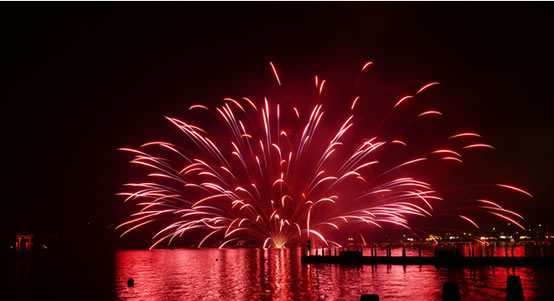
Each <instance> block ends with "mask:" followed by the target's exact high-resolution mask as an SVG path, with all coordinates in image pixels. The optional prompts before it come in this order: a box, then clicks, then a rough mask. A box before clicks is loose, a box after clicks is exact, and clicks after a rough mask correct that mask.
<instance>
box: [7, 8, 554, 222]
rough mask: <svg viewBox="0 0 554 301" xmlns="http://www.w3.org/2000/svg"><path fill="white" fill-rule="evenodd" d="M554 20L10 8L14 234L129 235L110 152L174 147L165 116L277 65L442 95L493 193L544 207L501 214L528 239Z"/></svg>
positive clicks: (119, 172) (125, 174) (452, 11)
mask: <svg viewBox="0 0 554 301" xmlns="http://www.w3.org/2000/svg"><path fill="white" fill-rule="evenodd" d="M552 8H553V6H552V4H551V3H2V4H0V11H1V14H2V16H1V18H0V22H1V26H0V32H1V35H0V38H1V45H2V46H1V47H0V49H1V50H0V51H1V60H2V63H1V67H0V73H1V74H2V82H3V83H4V87H3V88H2V95H3V97H2V106H3V109H2V113H3V114H2V119H1V120H2V128H3V143H2V149H3V153H4V156H3V159H4V160H3V161H4V164H3V165H4V166H3V171H4V172H3V174H4V177H5V178H6V179H5V180H4V181H3V182H4V185H3V188H4V189H3V190H4V191H3V192H4V193H3V198H2V202H3V207H4V208H5V209H4V210H3V215H4V216H7V221H8V224H9V225H10V226H9V227H8V232H13V231H34V232H37V231H54V232H68V233H72V232H73V231H79V229H80V228H81V227H82V225H83V224H86V223H87V222H89V223H92V224H93V225H96V226H97V227H106V226H108V225H110V224H117V223H119V222H121V220H122V219H123V218H124V217H125V215H126V214H127V213H128V212H127V211H126V210H128V208H126V207H124V206H122V204H121V199H120V198H118V197H115V196H114V194H115V193H116V192H118V191H120V188H121V184H123V183H125V182H126V181H129V180H130V179H132V178H133V177H132V175H131V168H130V166H129V164H128V163H127V161H128V159H129V156H128V155H126V154H124V153H121V152H118V151H117V150H116V149H117V148H118V147H121V146H138V145H140V144H141V143H143V142H145V141H149V140H151V139H155V138H158V137H164V136H166V135H167V134H166V132H167V131H168V130H172V128H171V127H170V126H169V125H168V123H167V122H166V120H165V119H164V118H163V116H164V115H171V116H182V115H179V114H182V113H184V111H185V110H186V109H187V108H188V106H189V105H191V104H193V103H198V102H202V103H216V102H219V101H220V100H221V99H222V98H223V97H225V96H229V95H233V96H243V95H246V94H248V93H249V92H250V91H252V93H263V91H264V88H265V87H264V86H263V85H266V84H267V85H268V86H269V84H273V82H272V81H273V78H272V77H271V73H270V72H269V68H268V61H270V60H271V61H274V62H276V63H277V66H278V68H279V70H280V73H281V74H282V76H285V77H286V76H288V77H289V79H299V80H305V81H306V82H305V84H306V85H311V84H312V82H311V81H312V78H313V77H312V76H313V75H314V74H316V73H317V74H322V75H326V77H327V78H330V79H334V80H335V81H334V82H335V83H337V85H342V83H341V79H342V78H343V76H342V75H343V74H348V73H350V74H351V75H353V76H354V77H355V76H356V75H357V72H358V71H359V67H360V65H361V64H362V63H363V62H365V61H367V60H371V61H374V62H375V76H377V77H378V78H379V79H380V81H381V82H384V83H387V84H390V85H398V86H401V87H402V88H401V89H405V91H413V90H414V89H416V88H417V87H419V86H421V85H422V84H423V83H426V82H429V81H434V80H436V81H439V82H441V87H440V95H441V96H442V97H443V98H444V102H443V103H442V107H441V108H442V109H444V110H445V111H448V112H449V118H451V119H452V120H453V121H455V123H457V124H460V125H462V126H466V129H472V130H477V131H479V132H480V133H482V134H483V135H484V137H485V138H486V141H487V142H490V143H491V144H493V145H495V146H496V150H495V152H494V157H491V156H485V158H484V159H483V158H482V157H481V158H477V159H476V160H481V161H477V163H478V165H479V166H481V167H482V169H483V170H485V169H488V170H489V171H488V172H489V173H490V174H491V175H492V176H491V178H492V179H491V182H493V183H494V182H505V183H511V184H517V185H519V186H522V187H525V188H526V189H528V190H529V191H530V192H531V193H533V194H534V195H535V198H534V199H532V200H528V199H524V198H521V199H519V201H517V200H516V201H513V202H511V203H508V204H506V205H508V206H507V207H509V208H512V209H515V210H516V211H518V212H521V213H523V214H524V216H525V217H526V218H527V220H528V223H529V224H530V225H532V224H534V223H538V222H542V223H547V222H551V223H552V221H554V213H553V212H554V201H553V200H552V198H551V189H550V188H551V186H552V179H553V177H552V170H553V167H554V164H553V162H554V160H553V159H552V149H553V146H554V145H553V141H554V139H553V137H554V121H553V118H552V113H551V108H552V105H551V104H552V102H553V101H554V98H553V96H552V95H554V94H553V92H552V89H551V87H552V82H553V80H554V77H553V75H552V74H553V72H554V59H553V53H554V47H553V43H552V42H553V39H554V26H553V25H552V19H551V15H552V12H553V10H552ZM332 84H333V80H330V83H329V85H332ZM399 89H400V88H399ZM403 91H404V90H403ZM391 101H392V100H391ZM493 161H494V162H493ZM490 169H493V172H491V171H490ZM496 179H498V180H496Z"/></svg>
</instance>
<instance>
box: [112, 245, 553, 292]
mask: <svg viewBox="0 0 554 301" xmlns="http://www.w3.org/2000/svg"><path fill="white" fill-rule="evenodd" d="M368 252H370V251H369V250H364V254H367V253H368ZM380 252H381V254H384V250H382V251H380ZM410 252H416V253H417V251H414V250H410V251H409V252H408V255H410ZM502 252H504V251H503V250H502ZM400 253H401V250H400V249H398V250H393V255H396V254H398V255H399V254H400ZM495 253H496V252H495ZM425 254H429V252H428V251H426V252H425ZM300 255H301V250H300V249H271V250H263V249H221V250H220V249H201V250H195V249H176V250H152V251H144V250H136V251H119V252H118V253H116V255H115V256H116V258H115V273H114V275H115V288H114V289H115V295H116V297H117V298H118V299H121V300H199V299H202V300H222V299H225V300H271V299H275V300H359V299H360V295H361V294H370V293H372V294H378V295H379V296H380V298H381V300H400V299H402V300H406V299H408V298H409V299H411V300H440V299H441V294H442V285H443V283H444V282H449V281H456V282H458V284H459V286H460V291H461V294H462V295H463V297H464V298H463V300H504V299H505V288H506V279H507V276H508V275H519V276H520V277H521V281H522V286H523V289H524V295H525V298H526V299H525V300H554V269H552V268H540V267H539V268H537V267H535V268H527V267H516V268H499V267H497V268H489V267H478V268H448V269H447V268H436V267H434V266H421V267H420V266H406V267H403V266H399V265H392V266H386V265H375V266H371V265H364V266H357V267H356V266H354V267H349V266H340V265H328V264H318V265H304V264H301V262H300ZM414 255H415V254H414ZM129 278H134V280H135V286H134V287H131V288H130V287H127V280H128V279H129Z"/></svg>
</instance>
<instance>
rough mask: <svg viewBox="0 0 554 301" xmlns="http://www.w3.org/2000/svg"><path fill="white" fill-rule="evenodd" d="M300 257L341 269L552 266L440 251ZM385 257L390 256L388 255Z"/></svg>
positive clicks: (549, 260) (548, 260)
mask: <svg viewBox="0 0 554 301" xmlns="http://www.w3.org/2000/svg"><path fill="white" fill-rule="evenodd" d="M316 254H317V255H306V253H304V255H302V258H301V261H302V263H303V264H319V263H325V264H344V265H377V264H384V265H434V266H504V267H516V266H554V256H542V257H539V256H527V257H492V256H486V257H463V256H461V254H460V253H459V252H455V251H440V252H437V253H436V254H435V256H363V254H362V251H359V250H354V251H351V250H348V251H346V250H341V251H339V252H338V253H337V252H335V255H332V253H331V252H329V254H328V255H323V252H322V255H319V254H318V253H316ZM387 255H390V253H388V254H387Z"/></svg>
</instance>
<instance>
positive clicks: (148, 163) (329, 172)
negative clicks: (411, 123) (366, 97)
mask: <svg viewBox="0 0 554 301" xmlns="http://www.w3.org/2000/svg"><path fill="white" fill-rule="evenodd" d="M372 64H373V63H372V62H367V63H365V64H364V65H363V66H362V68H361V71H362V72H367V71H366V69H367V68H368V67H369V66H370V65H372ZM270 67H271V70H272V72H273V75H274V77H275V80H276V82H277V84H278V85H279V86H282V82H281V79H280V77H279V74H278V73H277V69H276V67H275V65H274V64H273V63H272V62H270ZM325 83H326V81H325V80H321V79H320V78H319V77H318V76H315V86H316V92H317V94H318V95H321V94H322V92H323V88H324V85H325ZM438 84H439V83H438V82H432V83H429V84H426V85H424V86H422V87H421V88H420V89H419V90H418V91H417V92H416V93H414V95H409V96H405V97H402V98H400V99H399V100H398V101H397V102H396V103H395V104H394V105H393V106H392V108H391V112H392V110H394V109H395V108H396V107H398V106H400V105H401V104H403V103H405V102H407V101H408V100H411V101H414V100H416V99H415V98H417V97H419V96H417V95H419V94H422V93H423V92H424V91H425V93H429V92H426V91H427V90H428V89H431V88H432V87H433V86H436V85H438ZM359 99H360V97H359V96H358V97H356V98H355V99H354V100H353V102H352V104H351V106H350V111H354V110H355V107H356V104H357V103H358V102H359ZM192 110H198V111H197V113H202V112H205V114H214V113H215V115H216V117H219V118H220V119H221V120H222V121H223V122H224V124H225V126H226V128H227V130H228V131H229V133H230V136H225V137H219V139H218V138H216V137H213V136H211V135H209V133H208V131H207V130H204V129H202V128H201V127H198V126H196V125H193V124H190V123H187V122H185V121H182V120H179V119H177V118H171V117H166V118H167V120H168V121H169V122H170V123H172V124H173V125H174V126H175V127H177V128H178V129H179V130H180V131H181V132H183V133H184V134H185V135H186V136H187V137H188V138H189V139H190V141H192V142H193V144H194V145H195V146H196V150H193V149H190V148H188V149H184V150H181V149H180V148H179V147H178V146H176V145H175V144H172V143H168V142H163V141H154V142H149V143H146V144H143V145H142V146H141V148H140V150H139V149H131V148H121V150H123V151H127V152H131V153H132V154H133V155H134V158H133V159H132V160H131V161H130V162H131V163H133V164H137V165H140V166H143V167H145V168H148V169H150V170H153V172H150V173H149V174H147V175H148V176H149V177H151V178H153V179H155V181H149V182H144V183H130V184H126V185H125V187H128V188H130V191H127V192H122V193H120V195H122V196H124V197H125V202H128V201H134V202H136V205H137V206H138V208H139V210H138V211H137V212H136V213H134V214H132V215H131V217H130V219H129V220H128V221H126V222H124V223H122V224H120V225H119V226H118V228H125V229H126V230H125V231H124V232H123V233H122V234H121V236H123V235H125V234H127V233H129V232H130V231H133V230H136V229H138V228H141V227H143V226H146V225H151V223H152V222H154V221H156V222H157V223H156V224H158V225H159V224H162V226H161V228H160V229H159V231H158V232H157V233H156V234H155V235H154V237H153V240H154V243H153V244H152V245H151V248H153V247H155V246H157V245H159V244H160V243H162V242H167V243H168V244H169V243H171V242H172V241H173V240H174V239H176V238H179V237H182V236H183V235H184V234H187V233H189V232H199V233H202V235H203V236H202V238H201V239H200V240H199V243H198V246H199V247H200V246H202V245H204V244H206V243H207V242H208V241H210V240H211V241H217V240H216V239H219V241H220V245H219V246H220V247H225V246H233V245H235V244H236V243H238V242H239V241H240V240H248V241H253V242H257V243H258V244H259V245H260V246H262V247H264V248H267V247H276V248H279V247H283V246H287V245H289V244H293V243H295V242H299V241H302V240H305V239H308V238H309V239H314V240H319V242H320V243H321V244H324V245H339V243H337V242H335V241H332V240H329V239H328V238H327V236H328V235H327V234H328V233H333V232H337V231H341V229H343V227H344V226H347V225H349V224H362V225H365V226H366V227H371V228H382V227H383V226H384V225H386V224H392V225H396V226H400V227H403V228H406V229H410V225H409V217H410V216H419V217H429V216H432V215H433V211H434V209H433V205H432V203H433V202H436V201H441V200H442V198H441V197H439V196H438V195H437V193H436V192H435V191H434V190H433V189H432V187H431V184H429V183H426V182H423V181H421V180H417V179H416V178H412V177H395V176H394V174H395V172H397V171H399V170H408V171H409V168H410V166H412V165H416V164H417V165H419V164H424V163H426V164H427V163H429V162H430V161H432V162H439V161H440V160H443V161H444V160H451V161H456V162H459V163H463V161H462V155H461V153H460V151H461V150H464V149H474V148H493V147H492V146H491V145H488V144H485V143H473V142H472V143H469V144H468V143H465V144H464V145H462V146H460V147H458V148H452V147H449V148H439V149H435V150H433V151H431V152H429V153H428V154H427V155H425V156H417V157H413V158H410V159H408V160H404V161H402V162H400V163H397V164H396V165H392V166H383V167H381V169H378V168H376V167H377V166H380V165H382V164H381V163H380V160H376V159H375V158H376V157H377V154H378V153H379V154H380V153H383V151H382V149H384V148H386V147H387V146H388V145H394V144H399V145H402V146H404V147H408V145H407V144H406V143H405V142H403V141H402V140H398V139H391V140H386V139H383V138H379V137H377V136H375V137H370V138H364V137H362V138H361V139H359V140H358V141H360V144H359V145H358V146H354V147H352V146H351V147H346V145H345V142H343V138H344V137H345V136H347V135H348V134H349V133H350V132H351V129H352V128H353V127H354V123H355V122H354V121H355V115H354V114H352V115H349V116H347V118H345V121H344V122H343V123H341V124H339V126H338V130H337V131H336V132H335V134H334V135H333V136H332V138H331V139H330V140H329V142H328V143H325V145H326V146H324V147H323V148H322V149H318V148H317V147H316V146H314V145H313V144H314V141H317V142H320V141H321V139H322V138H324V137H325V134H324V133H320V130H319V128H320V125H321V123H322V122H324V113H325V111H324V107H323V105H322V104H317V105H315V106H314V107H313V109H312V110H311V113H310V114H309V115H305V114H301V112H300V111H299V110H298V108H297V107H292V108H290V109H283V107H282V106H280V105H279V104H275V103H273V102H271V101H269V100H268V99H267V98H265V99H264V101H263V102H262V103H260V104H256V102H255V101H253V100H251V99H250V98H246V97H243V98H241V99H234V98H224V99H223V103H222V105H220V106H219V107H216V108H215V110H211V109H210V108H208V107H207V106H205V105H201V104H195V105H192V106H190V107H189V111H192ZM391 112H389V114H388V115H390V114H391ZM283 114H292V116H293V117H296V120H298V121H300V122H303V125H302V126H301V127H300V128H301V131H300V132H298V133H297V132H295V131H294V130H293V129H294V128H295V127H294V126H293V125H290V124H287V123H286V122H284V121H285V120H282V115H283ZM388 115H387V116H388ZM426 115H439V116H442V113H440V112H439V111H434V110H430V111H425V112H422V113H420V114H419V115H417V116H415V118H417V117H422V116H426ZM301 116H306V117H307V120H306V117H304V119H303V118H301ZM385 119H386V117H385ZM286 120H288V119H286ZM293 120H294V118H293ZM381 124H382V123H381ZM219 131H220V130H219ZM223 138H225V139H223ZM229 138H232V139H229ZM467 138H472V139H479V138H481V136H480V135H478V134H476V133H469V132H467V133H459V134H455V135H452V136H450V137H448V139H447V140H452V139H456V140H460V141H462V142H463V141H465V140H464V139H467ZM229 140H230V141H229ZM315 144H318V143H315ZM348 149H351V151H349V150H348ZM161 150H165V151H166V152H167V151H169V152H170V153H172V154H174V155H176V158H178V160H175V159H171V160H170V159H166V158H165V157H163V156H158V155H153V152H155V153H158V152H160V151H161ZM198 154H202V155H198ZM331 158H332V159H333V160H331ZM312 161H313V162H312ZM331 161H332V162H339V163H340V164H339V166H338V167H335V165H334V164H330V162H331ZM377 170H381V172H378V173H375V172H376V171H377ZM367 171H371V173H368V172H367ZM496 186H497V187H500V188H504V189H507V190H511V191H515V192H519V193H522V194H524V195H527V196H529V197H532V195H531V194H529V193H528V192H526V191H525V190H522V189H520V188H517V187H515V186H511V185H505V184H496ZM345 187H350V188H345ZM351 187H356V188H355V189H352V188H351ZM345 191H346V192H345ZM477 203H478V204H480V205H479V206H474V207H471V208H470V209H475V210H484V211H486V212H488V213H490V214H492V215H495V216H497V217H500V218H502V219H505V220H507V221H510V222H513V223H514V224H516V225H518V226H520V227H522V226H521V224H520V223H518V222H517V221H516V220H515V218H520V219H522V217H521V216H520V215H519V214H517V213H515V212H513V211H510V210H507V209H504V208H503V207H501V206H500V205H498V204H497V203H495V202H492V201H488V200H477ZM458 216H459V218H460V219H462V220H463V221H465V222H467V223H469V224H471V225H472V226H474V227H477V228H478V227H479V226H478V224H477V223H476V222H475V221H474V219H471V218H469V217H467V216H465V215H460V214H458Z"/></svg>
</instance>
